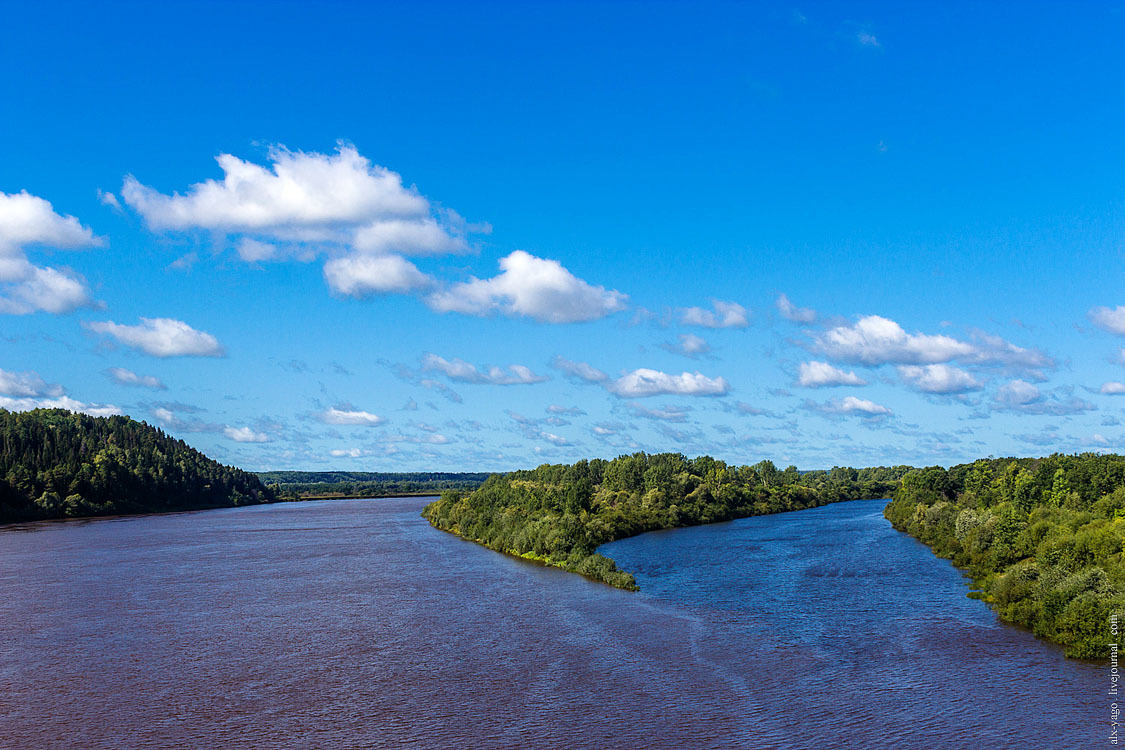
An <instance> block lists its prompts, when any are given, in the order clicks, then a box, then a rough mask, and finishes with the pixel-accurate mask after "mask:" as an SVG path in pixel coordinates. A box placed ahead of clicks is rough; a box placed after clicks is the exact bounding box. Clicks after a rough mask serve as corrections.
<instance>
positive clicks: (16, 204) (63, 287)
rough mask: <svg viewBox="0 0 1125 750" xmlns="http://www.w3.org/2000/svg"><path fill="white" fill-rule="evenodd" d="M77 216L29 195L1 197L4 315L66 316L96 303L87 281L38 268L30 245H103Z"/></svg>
mask: <svg viewBox="0 0 1125 750" xmlns="http://www.w3.org/2000/svg"><path fill="white" fill-rule="evenodd" d="M104 244H105V241H104V240H103V239H102V238H100V237H96V236H95V235H94V233H93V232H92V231H91V230H90V229H89V228H87V227H84V226H82V224H81V223H79V221H78V219H76V218H74V217H73V216H62V215H60V214H57V213H55V210H54V208H52V206H51V204H50V203H49V202H47V201H45V200H43V199H42V198H39V197H37V196H34V195H31V194H30V193H28V192H27V191H23V192H20V193H11V194H8V193H0V313H9V314H13V315H25V314H28V313H33V312H37V311H43V312H50V313H65V312H70V311H71V310H74V309H75V308H78V307H82V306H85V305H89V304H91V303H92V300H91V298H90V293H89V290H88V289H87V288H86V282H85V281H84V280H83V279H82V277H81V276H79V275H78V274H76V273H75V272H73V271H70V270H67V269H63V268H52V267H46V266H37V265H35V264H34V263H32V262H31V261H30V260H28V257H27V254H26V250H27V248H28V247H29V246H45V247H50V248H59V249H70V250H73V249H78V248H83V247H94V246H99V245H104Z"/></svg>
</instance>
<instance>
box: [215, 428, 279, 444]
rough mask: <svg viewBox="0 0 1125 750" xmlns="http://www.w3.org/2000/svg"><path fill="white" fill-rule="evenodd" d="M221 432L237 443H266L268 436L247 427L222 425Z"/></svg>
mask: <svg viewBox="0 0 1125 750" xmlns="http://www.w3.org/2000/svg"><path fill="white" fill-rule="evenodd" d="M223 434H224V435H226V436H227V437H228V438H230V439H231V440H233V441H235V442H237V443H268V442H269V439H270V436H269V435H267V434H266V433H264V432H255V431H254V430H252V429H250V428H249V427H224V428H223Z"/></svg>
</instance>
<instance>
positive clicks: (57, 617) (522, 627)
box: [0, 498, 1110, 749]
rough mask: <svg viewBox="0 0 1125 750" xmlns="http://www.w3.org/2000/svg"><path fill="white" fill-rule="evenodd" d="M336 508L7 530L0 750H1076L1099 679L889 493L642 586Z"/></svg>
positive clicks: (0, 536)
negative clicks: (940, 547)
mask: <svg viewBox="0 0 1125 750" xmlns="http://www.w3.org/2000/svg"><path fill="white" fill-rule="evenodd" d="M425 502H426V500H425V499H420V498H402V499H394V500H324V501H319V502H308V503H291V504H280V505H272V506H259V507H252V508H238V509H228V510H212V511H202V512H197V513H183V514H173V515H154V516H139V517H131V518H121V519H111V520H99V521H89V522H74V521H71V522H53V523H42V524H27V525H20V526H9V527H4V528H0V747H3V748H275V747H280V748H415V747H416V748H452V749H460V748H477V747H480V748H517V747H518V748H586V747H588V748H630V749H632V748H712V747H713V748H843V747H855V748H947V747H948V748H1008V747H1010V748H1086V747H1103V746H1108V745H1109V742H1108V737H1109V731H1110V729H1109V713H1110V697H1109V696H1108V695H1107V693H1106V691H1107V689H1108V687H1109V670H1108V667H1106V666H1104V665H1099V664H1093V663H1089V662H1076V661H1073V660H1067V659H1065V658H1064V657H1063V656H1062V653H1061V651H1060V649H1058V648H1056V647H1054V646H1051V645H1050V644H1047V643H1044V642H1042V641H1039V640H1037V639H1035V638H1034V637H1033V636H1032V635H1030V634H1029V633H1026V632H1024V631H1021V630H1019V629H1016V628H1013V627H1009V626H1005V625H1002V624H1001V623H999V622H998V621H997V620H996V617H995V615H994V614H993V613H992V612H991V611H990V610H989V609H988V607H987V606H986V605H984V604H983V603H981V602H978V601H974V600H971V599H968V598H967V597H966V596H965V593H966V591H967V588H966V586H965V583H964V581H963V579H962V578H961V576H960V574H959V573H958V572H957V571H956V570H955V569H954V568H953V567H952V566H951V565H950V564H949V563H948V562H946V561H944V560H940V559H937V558H935V557H934V556H933V555H932V554H931V553H930V552H929V550H928V549H926V548H925V547H924V546H922V545H920V544H918V543H917V542H915V541H913V540H912V539H910V538H909V537H906V536H905V535H902V534H899V533H898V532H895V531H894V530H893V529H891V527H890V525H889V524H888V523H887V522H886V521H885V520H884V519H883V518H882V515H881V510H882V507H883V505H884V502H885V501H881V500H871V501H859V502H851V503H841V504H838V505H832V506H828V507H825V508H818V509H815V510H810V511H801V512H797V513H787V514H781V515H775V516H763V517H758V518H749V519H743V520H740V521H734V522H731V523H725V524H717V525H713V526H706V527H697V528H692V529H679V530H675V531H668V532H657V533H653V534H646V535H643V536H640V537H635V538H633V539H627V540H623V541H620V542H615V543H613V544H610V545H607V546H606V547H605V548H604V549H603V550H602V551H603V552H605V553H606V554H608V555H610V556H611V557H613V558H615V559H616V560H617V561H618V564H619V565H620V566H621V567H623V568H624V569H626V570H630V571H632V572H634V573H636V575H637V580H638V582H639V583H640V584H641V587H642V591H641V592H640V593H628V592H624V591H618V590H616V589H612V588H609V587H607V586H604V585H601V584H597V583H592V582H590V581H587V580H585V579H583V578H580V577H578V576H575V575H571V574H567V573H564V572H561V571H558V570H554V569H549V568H543V567H540V566H537V565H534V564H531V563H527V562H523V561H520V560H516V559H513V558H509V557H505V556H503V555H499V554H496V553H494V552H491V551H489V550H486V549H484V548H481V547H479V546H476V545H474V544H471V543H468V542H465V541H462V540H460V539H457V538H455V537H453V536H450V535H448V534H444V533H442V532H439V531H436V530H433V529H431V528H430V527H429V525H428V524H427V523H426V522H425V521H424V520H423V519H422V518H420V517H419V515H418V514H419V511H420V509H421V508H422V506H423V505H424V503H425Z"/></svg>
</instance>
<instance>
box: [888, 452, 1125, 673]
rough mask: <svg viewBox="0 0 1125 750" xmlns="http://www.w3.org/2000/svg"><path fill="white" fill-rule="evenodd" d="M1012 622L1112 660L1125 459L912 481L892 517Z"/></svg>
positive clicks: (1121, 590) (1122, 606)
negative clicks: (964, 574)
mask: <svg viewBox="0 0 1125 750" xmlns="http://www.w3.org/2000/svg"><path fill="white" fill-rule="evenodd" d="M884 514H885V515H886V517H887V519H888V520H890V522H891V523H892V524H893V525H894V527H895V528H896V529H899V530H901V531H905V532H907V533H908V534H910V535H912V536H914V537H915V538H917V539H919V540H920V541H922V542H924V543H925V544H927V545H929V546H930V547H931V548H932V549H933V551H934V552H935V553H937V554H938V555H941V556H943V557H947V558H950V559H951V560H952V561H953V563H954V564H955V565H957V566H958V567H960V568H962V569H964V570H965V571H966V572H967V573H968V575H969V576H970V577H971V578H972V581H973V584H974V587H975V589H976V591H974V592H972V593H971V594H970V595H971V596H974V597H977V598H980V599H983V600H985V601H987V602H988V603H989V604H991V605H992V606H993V607H994V608H995V609H996V611H997V613H998V614H999V616H1000V618H1001V619H1003V620H1005V621H1006V622H1010V623H1014V624H1017V625H1021V626H1023V627H1026V628H1029V629H1030V630H1032V631H1033V632H1034V633H1035V634H1036V635H1039V636H1041V637H1044V638H1047V639H1049V640H1051V641H1054V642H1055V643H1059V644H1061V645H1063V646H1064V647H1065V648H1066V653H1067V655H1068V656H1073V657H1080V658H1104V657H1106V656H1107V655H1108V653H1109V645H1108V644H1109V642H1110V641H1111V640H1113V639H1111V638H1110V630H1109V621H1110V616H1111V615H1112V614H1116V615H1117V616H1118V618H1122V617H1123V616H1125V559H1123V557H1125V556H1123V546H1122V545H1123V544H1125V523H1123V520H1122V519H1123V518H1125V456H1117V455H1097V454H1092V453H1085V454H1080V455H1061V454H1055V455H1052V456H1048V457H1046V458H1036V459H1029V458H1023V459H1011V458H1004V459H982V460H979V461H976V462H974V463H971V464H962V465H960V466H954V467H952V468H950V469H944V468H942V467H940V466H934V467H930V468H927V469H920V470H918V471H914V472H911V473H909V474H907V475H906V476H905V477H903V479H902V484H901V486H900V487H899V488H898V490H896V491H895V493H894V499H893V501H892V502H891V503H889V504H888V505H887V507H886V509H885V511H884Z"/></svg>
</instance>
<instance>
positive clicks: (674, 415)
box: [629, 404, 691, 422]
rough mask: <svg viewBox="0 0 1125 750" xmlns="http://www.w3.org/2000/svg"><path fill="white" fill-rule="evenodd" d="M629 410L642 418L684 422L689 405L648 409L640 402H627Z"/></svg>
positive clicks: (689, 409) (689, 408)
mask: <svg viewBox="0 0 1125 750" xmlns="http://www.w3.org/2000/svg"><path fill="white" fill-rule="evenodd" d="M629 406H630V407H631V408H630V411H632V412H633V414H635V415H637V416H638V417H641V418H643V419H656V420H660V421H663V422H686V421H687V417H688V412H689V411H691V407H689V406H665V407H662V408H660V407H658V408H656V409H648V408H646V407H644V406H641V405H640V404H629Z"/></svg>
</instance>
